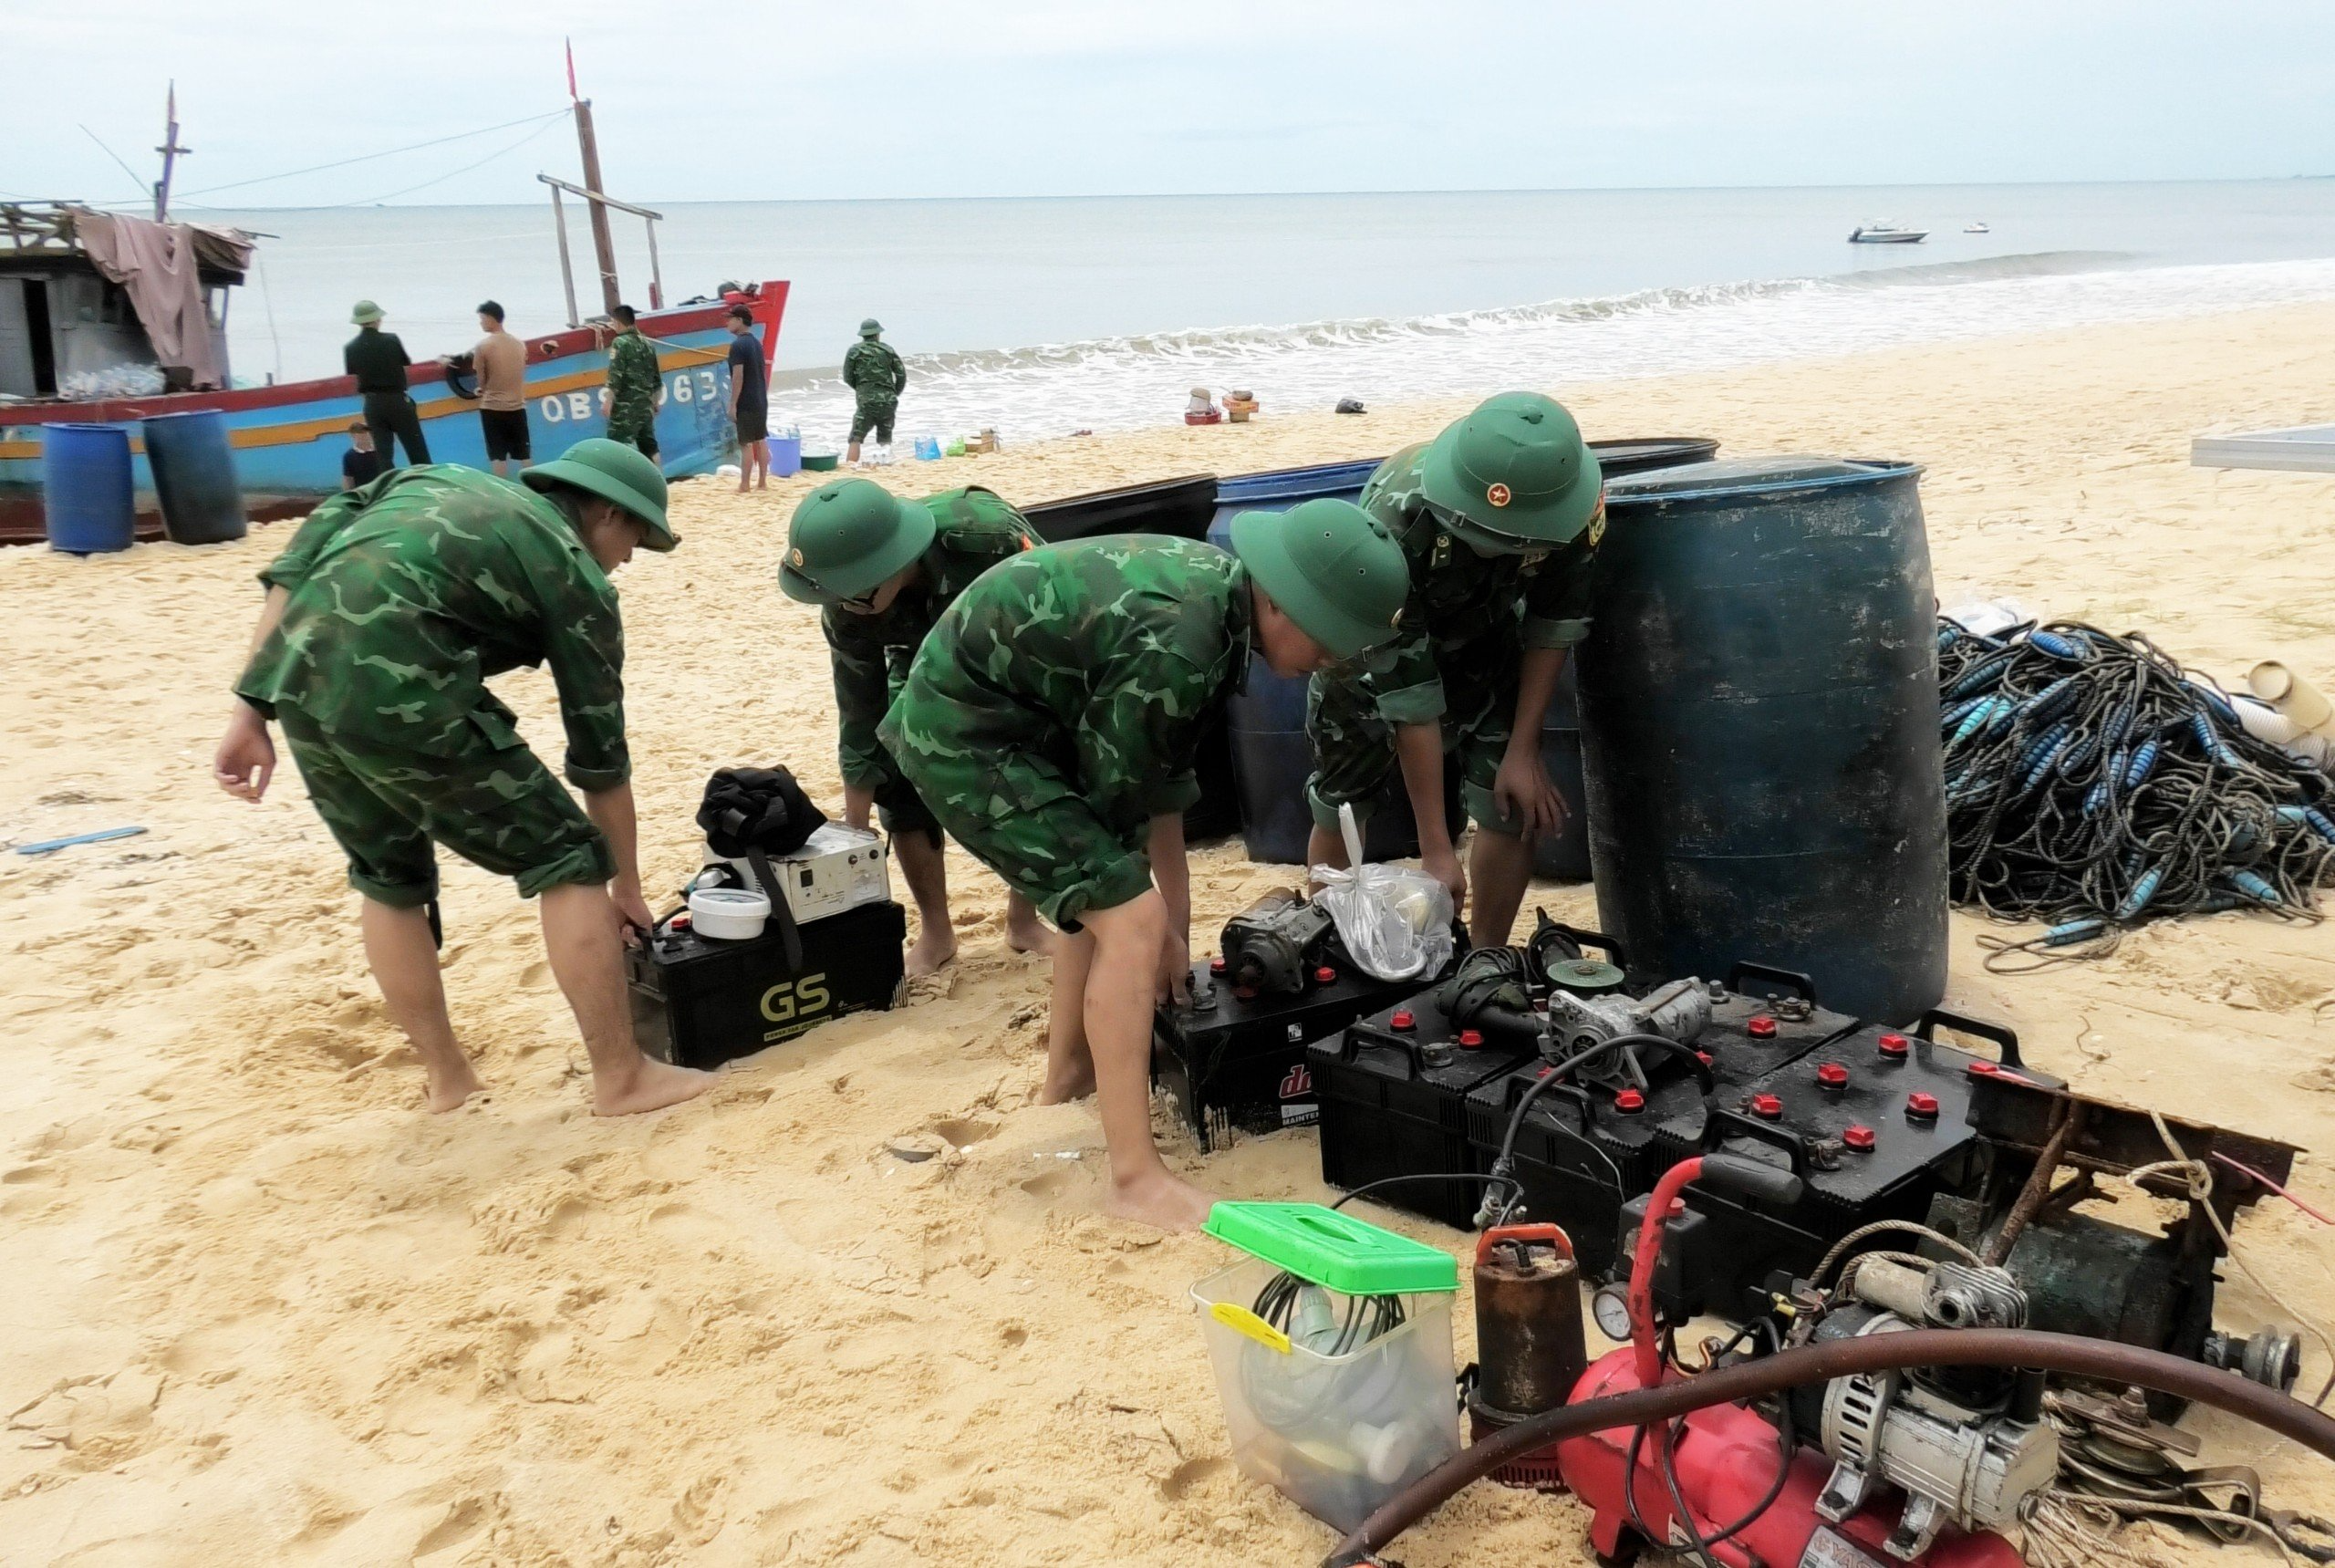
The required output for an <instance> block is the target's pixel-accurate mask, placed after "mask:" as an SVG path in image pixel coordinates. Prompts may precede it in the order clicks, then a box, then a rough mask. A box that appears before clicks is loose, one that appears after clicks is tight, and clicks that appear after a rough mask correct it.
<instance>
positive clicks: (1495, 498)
mask: <svg viewBox="0 0 2335 1568" xmlns="http://www.w3.org/2000/svg"><path fill="white" fill-rule="evenodd" d="M1484 499H1485V500H1487V501H1489V502H1490V503H1491V504H1493V505H1495V506H1505V505H1507V504H1509V501H1510V493H1509V489H1508V486H1507V485H1505V484H1494V485H1492V486H1491V487H1490V488H1489V489H1488V490H1486V491H1485V492H1484Z"/></svg>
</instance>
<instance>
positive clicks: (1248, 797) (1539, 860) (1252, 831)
mask: <svg viewBox="0 0 2335 1568" xmlns="http://www.w3.org/2000/svg"><path fill="white" fill-rule="evenodd" d="M1590 446H1591V448H1592V449H1593V451H1594V452H1596V453H1597V459H1598V463H1599V465H1600V467H1601V468H1602V469H1603V471H1604V472H1605V473H1606V474H1607V475H1608V476H1609V477H1610V476H1613V475H1615V474H1626V473H1636V472H1644V471H1645V470H1647V469H1650V468H1659V467H1663V466H1665V465H1666V464H1674V463H1682V462H1703V461H1705V460H1707V459H1708V458H1709V457H1710V456H1711V455H1712V454H1713V453H1714V452H1718V442H1717V441H1708V440H1706V439H1704V438H1702V437H1699V436H1687V437H1662V438H1656V439H1652V440H1644V441H1592V442H1590ZM1377 467H1378V462H1376V461H1372V462H1340V463H1324V464H1322V465H1320V466H1318V467H1313V468H1290V469H1281V470H1277V471H1274V472H1267V473H1244V474H1238V475H1234V476H1232V477H1230V478H1226V479H1221V480H1219V481H1218V482H1217V487H1216V520H1215V522H1214V523H1213V524H1211V525H1210V526H1209V539H1210V540H1211V541H1213V542H1214V543H1216V544H1218V545H1222V546H1224V547H1226V548H1230V538H1229V535H1228V534H1227V532H1226V531H1227V529H1228V528H1229V527H1230V522H1231V519H1232V516H1233V514H1236V513H1240V512H1282V511H1286V510H1288V509H1289V508H1290V507H1292V506H1294V505H1296V504H1298V503H1299V502H1301V501H1312V500H1314V499H1315V498H1317V497H1321V496H1334V497H1335V498H1337V499H1339V500H1342V501H1357V500H1359V499H1361V496H1362V490H1363V486H1364V485H1365V484H1366V483H1369V480H1370V476H1371V474H1372V473H1373V472H1375V471H1376V469H1377ZM1572 664H1573V661H1572V660H1571V659H1567V660H1566V661H1565V672H1564V674H1563V676H1562V678H1561V679H1560V680H1559V681H1558V683H1557V691H1556V694H1555V696H1554V697H1552V698H1551V701H1550V703H1549V713H1548V717H1547V719H1546V720H1545V721H1544V722H1542V725H1541V763H1542V765H1543V766H1545V767H1546V768H1547V769H1548V770H1549V777H1550V778H1551V780H1552V781H1553V782H1554V783H1555V784H1556V786H1557V789H1558V791H1559V793H1561V794H1562V795H1563V796H1564V798H1565V803H1566V805H1568V806H1569V807H1570V808H1571V815H1570V816H1569V817H1568V819H1567V821H1566V823H1565V826H1564V828H1563V829H1562V831H1561V832H1557V833H1552V834H1548V835H1545V836H1542V837H1541V840H1540V841H1539V842H1538V843H1537V844H1536V845H1535V846H1533V856H1532V870H1533V874H1534V875H1536V876H1540V877H1548V878H1551V880H1554V881H1559V882H1585V881H1587V880H1589V834H1588V821H1587V815H1586V813H1585V812H1584V811H1583V808H1582V778H1581V724H1580V719H1579V716H1578V714H1577V712H1576V711H1575V702H1574V688H1573V670H1572ZM1226 723H1227V727H1228V728H1229V729H1230V732H1231V740H1232V764H1233V772H1234V774H1235V776H1236V777H1237V778H1238V780H1239V781H1240V804H1241V816H1242V821H1243V824H1244V826H1245V834H1244V836H1245V839H1246V842H1247V845H1248V849H1249V858H1250V859H1251V860H1256V861H1261V862H1264V863H1268V864H1275V865H1293V864H1297V863H1299V862H1302V860H1303V859H1304V857H1305V838H1306V835H1307V833H1308V832H1309V831H1311V829H1312V827H1313V815H1312V813H1311V812H1310V811H1309V810H1308V809H1307V807H1306V805H1305V777H1306V774H1308V773H1310V772H1311V771H1312V768H1313V763H1312V757H1311V754H1310V753H1309V752H1308V750H1307V747H1306V743H1305V682H1304V681H1302V680H1286V679H1284V678H1282V677H1281V676H1278V675H1275V674H1274V673H1273V672H1272V671H1271V670H1269V669H1267V668H1266V667H1265V662H1264V660H1262V659H1257V660H1255V661H1254V662H1253V663H1251V666H1250V670H1249V682H1248V685H1247V687H1246V688H1245V689H1244V690H1243V691H1240V692H1239V693H1237V694H1236V695H1235V696H1234V697H1233V699H1232V701H1231V704H1230V711H1229V712H1228V714H1227V717H1226ZM1444 798H1445V802H1446V806H1447V809H1448V811H1449V812H1450V814H1451V818H1452V832H1453V834H1454V835H1455V836H1456V835H1457V834H1458V831H1459V829H1460V828H1461V827H1462V826H1464V825H1465V818H1464V816H1462V815H1460V806H1459V785H1458V777H1457V774H1456V772H1455V771H1453V770H1449V769H1447V770H1446V774H1445V778H1444ZM1363 849H1364V853H1365V855H1366V856H1368V857H1369V858H1371V859H1373V860H1392V859H1399V858H1402V857H1407V856H1411V855H1416V854H1417V853H1418V834H1417V827H1416V825H1415V824H1413V822H1412V821H1411V805H1410V797H1409V795H1408V794H1406V792H1405V790H1404V788H1403V784H1402V778H1401V775H1400V774H1393V775H1390V776H1389V779H1388V782H1387V784H1386V786H1385V789H1384V790H1383V791H1382V792H1381V793H1380V796H1379V798H1378V800H1377V801H1376V802H1375V803H1374V805H1373V806H1372V808H1371V815H1370V826H1369V829H1368V831H1367V832H1365V835H1364V843H1363Z"/></svg>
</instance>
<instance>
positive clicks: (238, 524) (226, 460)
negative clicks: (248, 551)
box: [143, 409, 247, 545]
mask: <svg viewBox="0 0 2335 1568" xmlns="http://www.w3.org/2000/svg"><path fill="white" fill-rule="evenodd" d="M143 429H144V431H145V435H146V462H147V464H148V466H149V467H150V468H152V469H153V471H154V495H155V499H156V500H158V501H160V502H161V506H162V532H163V534H164V535H167V536H168V537H169V538H170V539H171V542H172V543H174V544H180V545H222V544H225V543H226V542H227V541H228V540H231V539H240V538H242V537H243V536H244V528H245V527H246V525H247V523H246V519H245V517H244V488H243V486H242V485H241V484H240V483H237V482H236V479H235V452H234V449H233V447H232V446H231V445H229V444H228V441H227V416H226V415H225V414H223V413H222V412H220V411H219V410H216V409H199V410H195V411H194V412H192V413H184V414H156V415H155V416H154V417H153V418H151V419H150V420H148V421H145V424H144V426H143Z"/></svg>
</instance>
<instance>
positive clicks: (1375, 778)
mask: <svg viewBox="0 0 2335 1568" xmlns="http://www.w3.org/2000/svg"><path fill="white" fill-rule="evenodd" d="M1458 662H1459V661H1458V660H1453V661H1452V664H1458ZM1473 662H1474V668H1476V669H1483V668H1485V667H1487V666H1489V667H1491V668H1493V669H1496V670H1499V672H1500V673H1499V674H1498V675H1497V676H1495V677H1494V678H1493V679H1491V680H1477V679H1471V678H1468V677H1467V676H1462V677H1460V678H1459V679H1458V680H1454V679H1453V675H1454V673H1455V671H1454V670H1453V668H1452V666H1451V665H1447V666H1445V669H1444V672H1443V694H1444V701H1446V702H1447V703H1448V707H1447V708H1446V709H1445V710H1444V712H1443V719H1442V724H1443V749H1444V752H1445V753H1446V754H1447V755H1448V754H1452V753H1457V754H1458V759H1459V780H1460V783H1459V800H1460V804H1461V805H1464V806H1465V807H1466V808H1467V811H1468V816H1469V817H1470V818H1472V819H1473V820H1474V822H1475V824H1476V826H1478V827H1480V828H1482V829H1484V830H1485V831H1486V832H1489V833H1505V834H1508V835H1510V836H1511V837H1512V836H1517V835H1519V834H1521V833H1522V832H1523V831H1524V825H1523V824H1522V823H1521V822H1517V821H1513V820H1511V819H1510V818H1509V817H1507V816H1505V815H1502V814H1501V812H1500V807H1499V806H1498V805H1497V804H1495V802H1494V800H1493V798H1492V780H1493V779H1494V778H1495V777H1497V776H1498V774H1499V773H1500V759H1501V758H1503V757H1504V756H1506V755H1507V754H1508V737H1509V732H1510V731H1511V730H1513V729H1514V728H1515V724H1516V681H1517V665H1516V659H1515V657H1514V656H1513V654H1511V655H1510V656H1509V657H1508V658H1506V659H1498V658H1496V657H1492V658H1486V659H1482V660H1479V661H1473ZM1305 739H1306V742H1307V743H1308V744H1309V745H1310V746H1311V747H1312V748H1313V776H1312V777H1310V778H1308V779H1307V780H1306V781H1305V804H1306V805H1308V806H1309V807H1310V808H1312V810H1313V821H1314V822H1315V824H1316V825H1318V826H1322V827H1326V828H1329V829H1331V830H1332V831H1335V830H1336V828H1337V826H1338V807H1339V806H1341V805H1349V804H1350V805H1353V807H1354V815H1355V816H1356V817H1357V818H1361V817H1367V816H1368V815H1370V808H1371V805H1372V803H1373V801H1374V799H1375V796H1376V795H1377V794H1378V791H1379V789H1380V787H1381V786H1382V785H1383V784H1385V782H1386V775H1387V774H1388V773H1390V772H1392V771H1393V770H1394V768H1395V765H1396V761H1395V727H1394V726H1393V725H1392V724H1390V723H1388V722H1386V720H1385V718H1383V717H1382V716H1381V715H1380V714H1379V711H1378V704H1377V702H1376V701H1375V699H1374V698H1373V697H1372V695H1371V693H1370V690H1369V688H1368V687H1366V686H1365V685H1363V684H1362V683H1361V682H1360V681H1357V680H1332V679H1330V678H1329V677H1327V676H1323V675H1316V676H1315V677H1314V678H1313V683H1312V685H1311V686H1309V687H1308V688H1307V690H1306V693H1305Z"/></svg>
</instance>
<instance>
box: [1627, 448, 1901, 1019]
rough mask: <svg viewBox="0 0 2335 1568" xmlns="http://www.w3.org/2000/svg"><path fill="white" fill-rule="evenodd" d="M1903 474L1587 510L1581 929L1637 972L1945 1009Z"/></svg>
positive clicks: (1720, 485) (1813, 462)
mask: <svg viewBox="0 0 2335 1568" xmlns="http://www.w3.org/2000/svg"><path fill="white" fill-rule="evenodd" d="M1920 473H1921V471H1920V470H1919V469H1918V468H1916V467H1915V466H1914V465H1913V464H1911V463H1904V462H1847V461H1836V460H1833V459H1828V458H1810V457H1773V458H1754V459H1738V460H1735V461H1732V462H1702V463H1696V464H1693V465H1691V466H1689V467H1685V468H1672V469H1665V470H1661V471H1658V472H1652V473H1644V474H1639V475H1635V476H1634V477H1628V478H1624V479H1621V480H1618V481H1615V482H1614V483H1609V484H1608V485H1607V486H1606V491H1605V507H1606V526H1605V537H1604V540H1603V544H1601V545H1599V547H1598V555H1599V560H1598V577H1597V584H1598V590H1597V598H1596V604H1595V618H1594V620H1593V623H1592V626H1591V629H1590V634H1589V640H1588V641H1587V642H1586V643H1585V644H1584V645H1583V648H1582V651H1581V720H1582V742H1583V755H1582V760H1583V783H1584V785H1585V794H1586V799H1587V805H1588V814H1589V844H1590V859H1591V862H1592V864H1593V867H1594V869H1595V873H1596V883H1597V911H1598V922H1599V925H1600V926H1601V927H1602V928H1603V929H1604V930H1606V931H1608V932H1610V933H1612V934H1613V936H1614V937H1615V938H1616V939H1618V940H1620V941H1621V943H1622V945H1623V946H1624V948H1625V949H1626V950H1628V952H1629V955H1630V961H1631V962H1632V964H1633V965H1634V966H1638V967H1641V968H1643V969H1644V970H1645V972H1647V973H1649V974H1657V975H1661V976H1664V977H1666V978H1672V977H1678V976H1685V975H1699V976H1702V977H1703V978H1705V979H1712V978H1721V977H1724V976H1725V975H1726V974H1727V972H1728V969H1729V968H1730V967H1731V966H1732V965H1734V964H1735V963H1736V962H1738V961H1746V960H1748V961H1753V962H1758V963H1766V964H1772V965H1776V966H1779V967H1780V968H1783V969H1788V970H1796V971H1801V973H1804V974H1807V975H1810V976H1811V977H1812V978H1813V979H1814V980H1815V981H1816V992H1817V996H1818V998H1819V1000H1821V1002H1823V1004H1824V1005H1825V1006H1827V1007H1830V1008H1832V1009H1834V1010H1835V1011H1838V1012H1846V1013H1851V1014H1853V1015H1854V1016H1856V1017H1859V1018H1863V1019H1866V1020H1869V1021H1873V1022H1878V1023H1906V1022H1909V1021H1911V1020H1912V1019H1914V1018H1915V1017H1916V1016H1918V1015H1919V1014H1920V1013H1921V1012H1923V1011H1924V1010H1925V1009H1927V1008H1930V1007H1934V1006H1935V1005H1936V1004H1937V1002H1938V1000H1939V998H1940V997H1941V996H1942V995H1943V994H1944V992H1945V988H1946V802H1945V784H1944V779H1943V776H1942V774H1941V771H1940V765H1939V748H1938V725H1937V712H1938V708H1937V649H1936V625H1935V603H1934V601H1933V599H1932V597H1931V587H1930V558H1929V542H1928V537H1927V535H1926V534H1925V531H1924V527H1923V523H1922V504H1921V493H1920V487H1919V477H1920Z"/></svg>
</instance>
